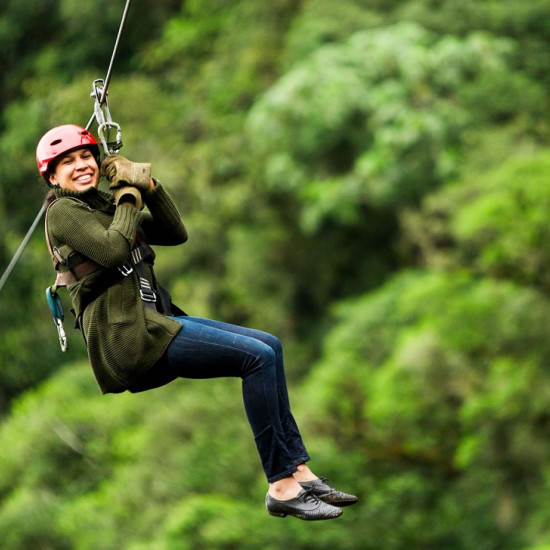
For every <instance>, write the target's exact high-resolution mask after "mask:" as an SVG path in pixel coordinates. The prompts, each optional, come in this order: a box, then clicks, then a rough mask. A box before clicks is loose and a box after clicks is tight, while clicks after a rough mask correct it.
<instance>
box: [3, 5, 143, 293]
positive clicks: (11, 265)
mask: <svg viewBox="0 0 550 550" xmlns="http://www.w3.org/2000/svg"><path fill="white" fill-rule="evenodd" d="M131 2H132V0H126V4H125V6H124V12H123V13H122V18H121V21H120V25H119V27H118V33H117V37H116V40H115V45H114V46H113V53H112V55H111V61H110V62H109V67H108V69H107V75H106V76H105V81H104V84H103V89H102V91H101V96H100V98H99V104H100V107H101V106H102V105H103V104H104V103H105V102H106V100H107V90H108V88H109V82H110V81H111V74H112V71H113V66H114V62H115V58H116V54H117V51H118V45H119V43H120V37H121V36H122V31H123V29H124V25H125V23H126V18H127V16H128V10H129V9H130V4H131ZM96 118H97V115H96V111H94V114H93V115H92V116H91V118H90V120H89V121H88V124H87V125H86V130H89V129H90V126H91V125H92V123H93V122H94V120H95V119H96ZM45 210H46V208H45V206H44V205H42V207H41V208H40V211H39V212H38V214H37V215H36V218H35V219H34V221H33V222H32V225H31V226H30V228H29V230H28V231H27V234H26V235H25V237H24V238H23V240H22V241H21V244H20V245H19V248H18V249H17V251H16V252H15V254H14V256H13V258H12V260H11V262H10V263H9V265H8V267H7V268H6V270H5V271H4V273H3V274H2V277H1V278H0V292H1V291H2V288H3V287H4V284H5V283H6V281H7V280H8V278H9V276H10V275H11V273H12V271H13V269H14V267H15V266H16V264H17V262H18V261H19V259H20V258H21V255H22V254H23V251H24V250H25V247H26V246H27V244H28V242H29V240H30V238H31V236H32V234H33V233H34V230H35V229H36V226H37V225H38V223H39V222H40V219H41V218H42V216H43V215H44V212H45Z"/></svg>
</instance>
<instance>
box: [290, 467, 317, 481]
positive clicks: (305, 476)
mask: <svg viewBox="0 0 550 550" xmlns="http://www.w3.org/2000/svg"><path fill="white" fill-rule="evenodd" d="M296 468H297V471H296V472H294V473H293V474H292V477H293V478H294V479H295V480H296V481H297V482H300V481H313V480H314V479H318V477H317V476H316V475H315V474H314V473H313V472H312V471H311V470H310V469H309V466H307V465H306V464H298V466H296Z"/></svg>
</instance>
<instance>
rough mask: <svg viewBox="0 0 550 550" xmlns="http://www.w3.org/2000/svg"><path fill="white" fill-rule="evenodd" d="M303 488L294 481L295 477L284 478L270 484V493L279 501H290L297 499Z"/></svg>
mask: <svg viewBox="0 0 550 550" xmlns="http://www.w3.org/2000/svg"><path fill="white" fill-rule="evenodd" d="M301 490H302V487H301V486H300V484H299V483H298V481H296V479H294V476H290V477H284V478H283V479H279V480H277V481H274V482H273V483H270V484H269V490H268V493H269V494H270V495H271V496H272V497H273V498H276V499H277V500H290V499H292V498H295V497H296V496H297V495H298V493H299V492H300V491H301Z"/></svg>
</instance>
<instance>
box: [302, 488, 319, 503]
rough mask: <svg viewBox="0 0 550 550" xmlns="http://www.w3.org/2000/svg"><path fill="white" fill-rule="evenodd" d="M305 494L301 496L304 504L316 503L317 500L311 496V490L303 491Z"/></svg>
mask: <svg viewBox="0 0 550 550" xmlns="http://www.w3.org/2000/svg"><path fill="white" fill-rule="evenodd" d="M304 491H305V493H304V495H303V501H304V502H317V501H318V500H319V498H318V497H317V496H315V495H314V494H313V489H304Z"/></svg>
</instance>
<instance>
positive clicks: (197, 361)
mask: <svg viewBox="0 0 550 550" xmlns="http://www.w3.org/2000/svg"><path fill="white" fill-rule="evenodd" d="M175 320H177V321H179V322H180V323H181V324H182V325H183V326H182V329H181V331H180V332H179V333H178V334H177V336H176V337H175V338H174V339H173V340H172V342H171V344H170V346H169V347H168V349H167V351H166V353H165V354H164V356H163V360H162V362H163V363H164V364H163V368H166V369H168V372H169V374H170V375H172V376H176V377H182V378H194V379H205V378H219V377H226V376H231V377H240V378H242V393H243V400H244V406H245V410H246V415H247V417H248V421H249V423H250V427H251V428H252V433H253V434H254V440H255V442H256V447H257V449H258V453H259V455H260V459H261V462H262V466H263V469H264V472H265V475H266V477H267V480H268V481H269V482H270V483H271V482H273V481H277V480H278V479H282V478H284V477H288V476H290V475H292V473H293V472H295V471H296V470H297V468H296V466H297V465H298V464H302V463H303V462H306V461H308V460H310V457H309V455H308V453H307V451H306V448H305V447H304V444H303V442H302V437H301V435H300V431H299V430H298V426H297V425H296V422H295V420H294V417H293V416H292V413H291V411H290V402H289V398H288V391H287V387H286V380H285V372H284V363H283V349H282V346H281V342H280V341H279V339H278V338H277V337H275V336H273V335H271V334H268V333H267V332H262V331H259V330H254V329H248V328H244V327H239V326H236V325H231V324H228V323H222V322H219V321H213V320H210V319H203V318H200V317H175Z"/></svg>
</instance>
